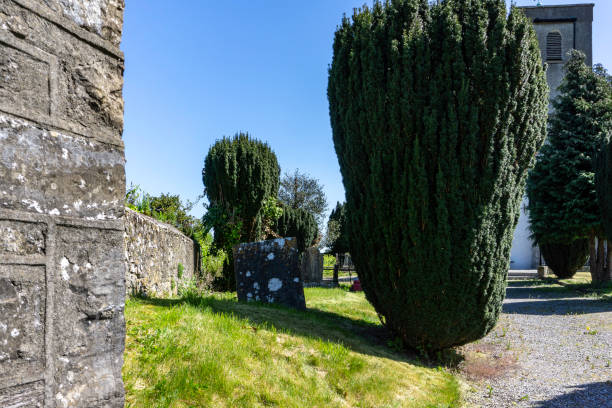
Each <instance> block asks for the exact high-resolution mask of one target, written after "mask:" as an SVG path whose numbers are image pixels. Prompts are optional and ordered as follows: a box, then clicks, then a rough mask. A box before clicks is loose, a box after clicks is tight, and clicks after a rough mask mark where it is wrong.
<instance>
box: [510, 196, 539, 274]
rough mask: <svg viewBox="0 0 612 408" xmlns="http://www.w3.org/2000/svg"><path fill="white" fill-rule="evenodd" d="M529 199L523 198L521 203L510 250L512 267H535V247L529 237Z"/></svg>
mask: <svg viewBox="0 0 612 408" xmlns="http://www.w3.org/2000/svg"><path fill="white" fill-rule="evenodd" d="M528 204H529V201H528V200H527V197H525V198H523V202H522V203H521V214H520V217H519V222H518V225H517V226H516V230H515V231H514V239H513V240H512V251H510V269H533V268H534V265H533V258H534V251H535V248H534V247H533V246H532V241H531V239H529V235H530V234H531V232H530V231H529V216H528V213H527V207H528Z"/></svg>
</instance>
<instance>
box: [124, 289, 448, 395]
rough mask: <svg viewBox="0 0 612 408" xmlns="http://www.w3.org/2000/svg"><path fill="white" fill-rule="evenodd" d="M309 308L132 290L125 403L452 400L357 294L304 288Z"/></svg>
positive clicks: (440, 372)
mask: <svg viewBox="0 0 612 408" xmlns="http://www.w3.org/2000/svg"><path fill="white" fill-rule="evenodd" d="M305 292H306V299H307V304H308V307H309V310H308V311H306V312H300V311H294V310H290V309H286V308H281V307H274V306H266V305H261V304H254V303H249V304H245V303H239V302H237V301H236V300H235V299H234V296H235V295H231V294H212V295H209V296H204V297H193V296H192V297H189V298H188V299H167V300H156V299H152V300H146V299H131V300H129V301H128V302H127V304H126V311H125V315H126V321H127V340H126V352H125V364H124V367H123V378H124V381H125V388H126V394H127V395H126V406H127V407H455V406H459V405H460V385H459V383H458V381H457V380H456V379H455V377H453V376H452V375H451V374H449V373H448V372H447V371H446V370H444V369H438V368H431V367H427V366H425V365H423V364H421V363H419V362H418V361H417V360H415V359H414V358H413V357H411V356H408V355H406V354H402V353H399V352H396V351H394V350H393V349H392V348H390V347H388V346H387V345H386V344H387V342H388V340H389V339H388V337H387V334H386V332H385V331H384V330H383V329H382V327H381V325H380V323H379V321H378V317H377V315H376V313H375V312H374V310H373V309H372V307H371V306H370V305H369V303H368V302H367V301H366V300H365V298H364V296H363V293H351V292H348V291H346V290H345V289H343V288H338V289H322V288H309V289H306V290H305Z"/></svg>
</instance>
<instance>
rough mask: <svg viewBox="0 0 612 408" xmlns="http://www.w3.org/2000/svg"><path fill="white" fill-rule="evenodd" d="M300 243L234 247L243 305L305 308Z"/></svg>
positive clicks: (291, 240) (285, 240) (272, 242)
mask: <svg viewBox="0 0 612 408" xmlns="http://www.w3.org/2000/svg"><path fill="white" fill-rule="evenodd" d="M298 255H299V254H298V250H297V240H296V239H295V238H278V239H274V240H269V241H260V242H251V243H245V244H240V245H237V246H235V247H234V271H235V273H236V292H237V293H238V300H240V301H243V302H249V301H259V302H265V303H279V304H283V305H286V306H290V307H294V308H296V309H305V308H306V300H305V299H304V287H303V285H302V279H301V276H300V275H301V274H300V268H299V263H298V261H299V260H298Z"/></svg>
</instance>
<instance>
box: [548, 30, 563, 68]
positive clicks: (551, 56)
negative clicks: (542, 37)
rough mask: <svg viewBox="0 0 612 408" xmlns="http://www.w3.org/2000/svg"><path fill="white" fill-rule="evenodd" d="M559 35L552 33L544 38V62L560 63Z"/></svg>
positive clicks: (555, 32) (556, 32)
mask: <svg viewBox="0 0 612 408" xmlns="http://www.w3.org/2000/svg"><path fill="white" fill-rule="evenodd" d="M562 59H563V58H562V53H561V33H560V32H558V31H552V32H550V33H548V35H547V36H546V61H561V60H562Z"/></svg>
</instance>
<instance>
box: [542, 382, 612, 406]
mask: <svg viewBox="0 0 612 408" xmlns="http://www.w3.org/2000/svg"><path fill="white" fill-rule="evenodd" d="M534 406H535V407H536V408H565V407H581V408H612V381H607V382H596V383H589V384H581V385H577V386H575V387H568V392H567V393H565V394H563V395H560V396H558V397H554V398H552V399H549V400H546V401H542V402H539V403H537V404H535V405H534Z"/></svg>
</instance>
